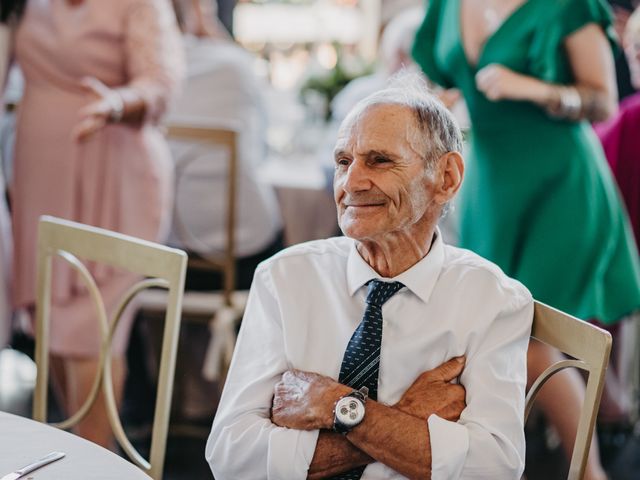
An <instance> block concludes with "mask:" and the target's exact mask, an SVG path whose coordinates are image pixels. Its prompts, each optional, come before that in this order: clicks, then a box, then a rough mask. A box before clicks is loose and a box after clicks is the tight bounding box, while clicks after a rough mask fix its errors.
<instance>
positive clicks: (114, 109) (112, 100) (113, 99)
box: [107, 91, 124, 123]
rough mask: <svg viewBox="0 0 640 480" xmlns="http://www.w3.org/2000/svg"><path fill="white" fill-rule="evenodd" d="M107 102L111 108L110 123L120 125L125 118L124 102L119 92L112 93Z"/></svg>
mask: <svg viewBox="0 0 640 480" xmlns="http://www.w3.org/2000/svg"><path fill="white" fill-rule="evenodd" d="M107 102H109V105H110V106H111V113H109V121H110V122H113V123H118V122H119V121H120V120H122V117H123V116H124V100H122V96H121V95H120V94H119V93H118V92H117V91H112V92H111V93H110V94H109V96H108V97H107Z"/></svg>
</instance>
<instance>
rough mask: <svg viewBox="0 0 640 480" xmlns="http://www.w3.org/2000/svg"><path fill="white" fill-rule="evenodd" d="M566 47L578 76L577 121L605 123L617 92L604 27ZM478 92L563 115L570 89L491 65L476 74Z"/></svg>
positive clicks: (578, 35) (580, 33)
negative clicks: (535, 105) (578, 103)
mask: <svg viewBox="0 0 640 480" xmlns="http://www.w3.org/2000/svg"><path fill="white" fill-rule="evenodd" d="M565 47H566V49H567V54H568V57H569V62H570V64H571V69H572V71H573V74H574V78H575V83H574V84H573V85H571V87H575V92H576V93H577V94H578V95H579V100H578V101H579V102H580V105H579V106H578V107H577V108H576V110H575V112H574V113H575V115H573V116H571V115H564V116H567V118H571V119H574V120H579V119H587V120H589V121H601V120H605V119H607V118H608V117H609V116H611V115H612V114H613V113H614V112H615V110H616V108H617V107H616V101H617V91H616V82H615V68H614V62H613V54H612V53H611V48H610V46H609V42H608V40H607V38H606V37H605V35H604V32H603V31H602V29H601V28H600V26H598V25H596V24H588V25H586V26H584V27H582V28H581V29H579V30H577V31H576V32H574V33H573V34H571V35H570V36H568V37H567V39H566V40H565ZM476 85H477V87H478V89H479V90H480V91H482V92H484V94H485V95H486V96H487V98H489V99H490V100H520V101H531V102H534V103H536V104H538V105H540V106H541V107H543V108H545V109H547V110H548V111H549V112H550V113H552V114H556V115H561V113H562V111H561V110H562V96H563V95H572V93H568V91H567V90H565V89H566V87H567V86H563V85H557V84H553V83H548V82H544V81H542V80H539V79H537V78H535V77H531V76H527V75H522V74H520V73H516V72H514V71H512V70H510V69H508V68H506V67H503V66H502V65H498V64H491V65H488V66H486V67H485V68H483V69H482V70H480V71H479V72H478V74H477V75H476Z"/></svg>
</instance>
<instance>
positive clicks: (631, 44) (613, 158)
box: [595, 8, 640, 243]
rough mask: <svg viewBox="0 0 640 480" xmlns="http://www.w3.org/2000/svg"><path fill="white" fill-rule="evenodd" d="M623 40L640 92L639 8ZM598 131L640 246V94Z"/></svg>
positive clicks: (599, 126)
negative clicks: (639, 130)
mask: <svg viewBox="0 0 640 480" xmlns="http://www.w3.org/2000/svg"><path fill="white" fill-rule="evenodd" d="M624 37H625V42H624V44H625V54H626V57H627V59H628V63H629V67H630V71H631V81H632V83H633V85H634V86H635V87H636V88H640V8H639V9H637V10H636V11H635V12H634V14H633V15H632V16H631V17H630V19H629V21H628V23H627V28H626V30H625V32H624ZM595 128H596V132H597V133H598V136H599V137H600V141H601V142H602V144H603V147H604V151H605V154H606V155H607V160H608V161H609V166H610V167H611V169H612V171H613V173H614V175H615V177H616V181H617V182H618V186H619V187H620V190H621V192H622V196H623V198H624V199H625V203H626V206H627V210H628V212H629V216H630V220H631V224H632V226H633V231H634V234H635V238H636V242H638V243H640V187H639V185H640V184H639V182H640V162H638V156H639V155H640V137H639V136H638V134H637V133H638V129H639V128H640V94H638V93H636V94H635V95H633V96H631V97H629V98H626V99H624V100H623V101H622V102H620V108H619V111H618V113H617V114H616V115H615V116H614V117H613V118H611V119H609V120H608V121H606V122H602V123H599V124H596V125H595Z"/></svg>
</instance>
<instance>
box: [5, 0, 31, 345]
mask: <svg viewBox="0 0 640 480" xmlns="http://www.w3.org/2000/svg"><path fill="white" fill-rule="evenodd" d="M24 3H25V2H24V0H0V99H1V100H3V101H2V102H0V122H3V121H4V109H5V102H4V95H3V94H4V87H5V85H6V81H7V77H8V74H9V65H10V62H9V58H10V54H11V53H10V52H11V44H12V40H13V32H14V29H15V26H16V24H17V21H18V19H19V17H20V15H21V14H22V11H23V9H24ZM5 155H6V153H5V152H4V151H2V150H0V160H2V161H1V162H0V349H2V347H4V346H5V345H6V344H7V343H8V342H9V340H10V338H11V300H10V285H11V258H12V255H13V251H12V250H13V245H12V238H11V219H10V216H9V210H8V208H7V203H6V192H5V186H6V181H5V175H4V173H5V172H4V171H3V168H2V165H3V164H4V160H5V159H4V156H5Z"/></svg>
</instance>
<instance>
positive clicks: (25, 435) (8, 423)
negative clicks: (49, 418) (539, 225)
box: [0, 412, 151, 480]
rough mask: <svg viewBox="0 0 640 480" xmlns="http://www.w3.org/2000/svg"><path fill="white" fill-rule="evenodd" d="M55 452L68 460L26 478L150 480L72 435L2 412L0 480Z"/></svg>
mask: <svg viewBox="0 0 640 480" xmlns="http://www.w3.org/2000/svg"><path fill="white" fill-rule="evenodd" d="M52 451H59V452H64V453H66V457H64V458H63V459H61V460H58V461H56V462H53V463H50V464H49V465H46V466H44V467H42V468H40V469H38V470H36V471H34V472H32V473H30V474H28V475H25V476H24V477H23V478H25V479H27V478H33V480H54V479H55V480H59V479H65V480H76V479H77V480H99V479H104V480H106V479H109V480H112V479H114V478H118V479H126V480H149V479H150V478H151V477H149V476H148V475H146V474H145V473H144V472H143V471H142V470H140V469H139V468H138V467H136V466H135V465H134V464H133V463H130V462H128V461H126V460H125V459H123V458H122V457H119V456H118V455H116V454H115V453H113V452H111V451H109V450H107V449H105V448H102V447H100V446H98V445H96V444H95V443H92V442H89V441H88V440H85V439H83V438H80V437H78V436H76V435H73V434H71V433H68V432H65V431H63V430H59V429H57V428H53V427H50V426H48V425H45V424H43V423H40V422H36V421H34V420H31V419H28V418H24V417H18V416H16V415H11V414H9V413H5V412H0V452H2V453H1V454H0V478H1V477H2V476H3V475H6V474H7V473H10V472H13V471H15V470H18V469H20V468H22V467H24V466H25V465H27V464H29V463H32V462H34V461H36V460H38V459H39V458H41V457H44V456H45V455H47V454H48V453H50V452H52Z"/></svg>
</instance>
